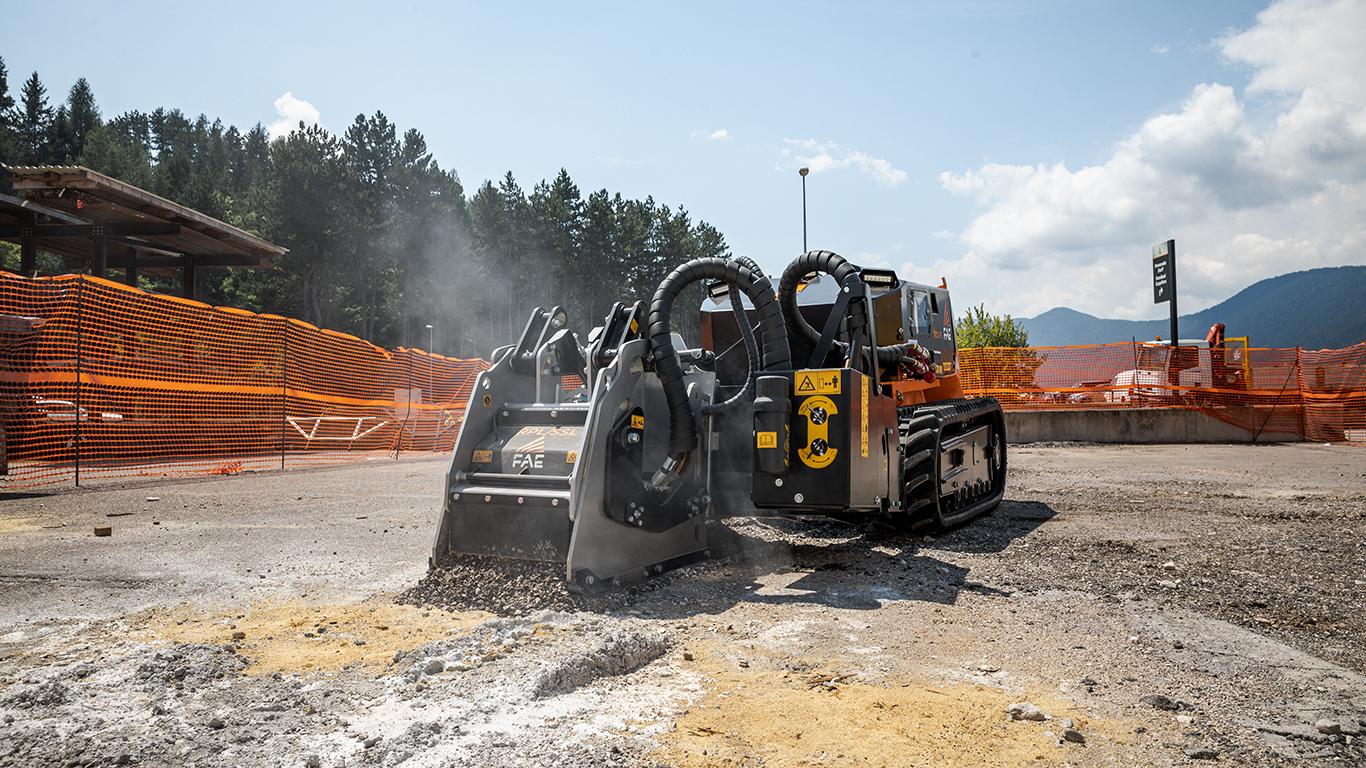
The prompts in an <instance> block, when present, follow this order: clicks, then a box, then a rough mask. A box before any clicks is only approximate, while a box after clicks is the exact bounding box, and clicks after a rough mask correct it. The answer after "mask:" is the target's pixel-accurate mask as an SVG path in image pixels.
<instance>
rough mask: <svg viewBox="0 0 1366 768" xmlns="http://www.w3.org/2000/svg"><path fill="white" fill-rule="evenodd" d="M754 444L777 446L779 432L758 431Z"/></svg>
mask: <svg viewBox="0 0 1366 768" xmlns="http://www.w3.org/2000/svg"><path fill="white" fill-rule="evenodd" d="M754 445H755V447H757V448H777V447H778V433H777V432H757V433H755V435H754Z"/></svg>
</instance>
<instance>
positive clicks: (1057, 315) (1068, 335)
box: [1021, 266, 1366, 349]
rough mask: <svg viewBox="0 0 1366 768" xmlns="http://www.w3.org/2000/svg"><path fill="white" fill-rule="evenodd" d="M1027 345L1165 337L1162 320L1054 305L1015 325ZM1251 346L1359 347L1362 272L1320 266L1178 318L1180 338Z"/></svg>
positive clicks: (1365, 337) (1365, 290)
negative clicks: (1244, 340) (1218, 333)
mask: <svg viewBox="0 0 1366 768" xmlns="http://www.w3.org/2000/svg"><path fill="white" fill-rule="evenodd" d="M1021 322H1022V323H1024V327H1025V328H1026V329H1027V330H1028V331H1029V343H1030V344H1031V345H1034V346H1040V347H1047V346H1054V345H1063V344H1099V343H1103V342H1109V341H1128V340H1129V339H1131V338H1137V339H1139V340H1140V341H1142V340H1144V339H1151V338H1153V337H1155V336H1161V337H1163V338H1164V339H1165V338H1166V337H1167V336H1168V333H1167V330H1168V325H1169V323H1168V321H1167V320H1165V319H1163V320H1106V319H1103V318H1099V317H1094V316H1092V315H1088V314H1086V313H1085V312H1078V311H1076V310H1075V309H1068V308H1066V307H1058V308H1056V309H1050V310H1048V311H1047V312H1044V313H1043V314H1041V315H1039V316H1038V317H1030V318H1025V319H1024V320H1022V321H1021ZM1216 322H1219V323H1223V324H1224V326H1225V335H1228V336H1248V337H1249V341H1250V342H1251V344H1252V346H1254V347H1304V348H1306V349H1328V348H1337V347H1346V346H1350V345H1352V344H1357V343H1359V342H1362V341H1366V266H1359V267H1324V268H1322V269H1309V270H1305V271H1303V272H1291V273H1290V274H1288V275H1281V276H1279V277H1269V278H1267V279H1265V280H1261V281H1259V282H1256V283H1253V284H1252V285H1249V286H1248V287H1246V288H1244V289H1243V290H1241V291H1239V292H1238V293H1237V294H1236V295H1234V296H1233V297H1232V298H1230V299H1228V300H1226V301H1221V302H1219V303H1218V304H1215V305H1214V306H1212V307H1210V308H1209V309H1205V310H1201V311H1199V312H1196V313H1195V314H1193V315H1182V316H1181V322H1180V324H1181V337H1182V338H1185V339H1203V338H1204V337H1205V332H1206V331H1208V330H1209V327H1210V326H1211V325H1213V324H1214V323H1216Z"/></svg>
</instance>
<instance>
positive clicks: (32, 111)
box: [14, 72, 52, 165]
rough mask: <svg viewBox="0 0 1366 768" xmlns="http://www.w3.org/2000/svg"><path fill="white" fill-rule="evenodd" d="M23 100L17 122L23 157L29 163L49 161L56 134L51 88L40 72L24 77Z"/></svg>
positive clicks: (21, 94)
mask: <svg viewBox="0 0 1366 768" xmlns="http://www.w3.org/2000/svg"><path fill="white" fill-rule="evenodd" d="M19 101H20V106H19V107H18V110H19V112H18V115H17V119H16V120H15V121H14V123H15V133H16V138H17V139H18V142H19V151H18V155H19V158H20V161H21V162H23V163H26V164H29V165H41V164H44V163H47V162H48V161H49V157H48V150H49V146H50V140H51V135H52V133H51V131H52V107H50V106H48V103H47V88H46V87H44V86H43V81H42V80H39V79H38V73H37V72H34V73H33V74H32V75H30V76H29V78H28V80H25V81H24V86H23V88H22V89H20V91H19Z"/></svg>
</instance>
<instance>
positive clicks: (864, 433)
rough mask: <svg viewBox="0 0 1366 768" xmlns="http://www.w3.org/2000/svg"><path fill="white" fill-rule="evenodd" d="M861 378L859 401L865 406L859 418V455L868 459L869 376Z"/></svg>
mask: <svg viewBox="0 0 1366 768" xmlns="http://www.w3.org/2000/svg"><path fill="white" fill-rule="evenodd" d="M859 378H860V379H863V394H862V395H860V396H859V401H860V402H861V403H862V405H863V408H862V409H861V410H860V413H859V418H858V422H859V439H858V445H859V455H860V456H862V457H863V458H865V459H866V458H868V377H867V376H860V377H859Z"/></svg>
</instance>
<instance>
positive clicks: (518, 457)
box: [512, 453, 545, 469]
mask: <svg viewBox="0 0 1366 768" xmlns="http://www.w3.org/2000/svg"><path fill="white" fill-rule="evenodd" d="M512 468H513V469H544V468H545V454H544V453H514V454H512Z"/></svg>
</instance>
